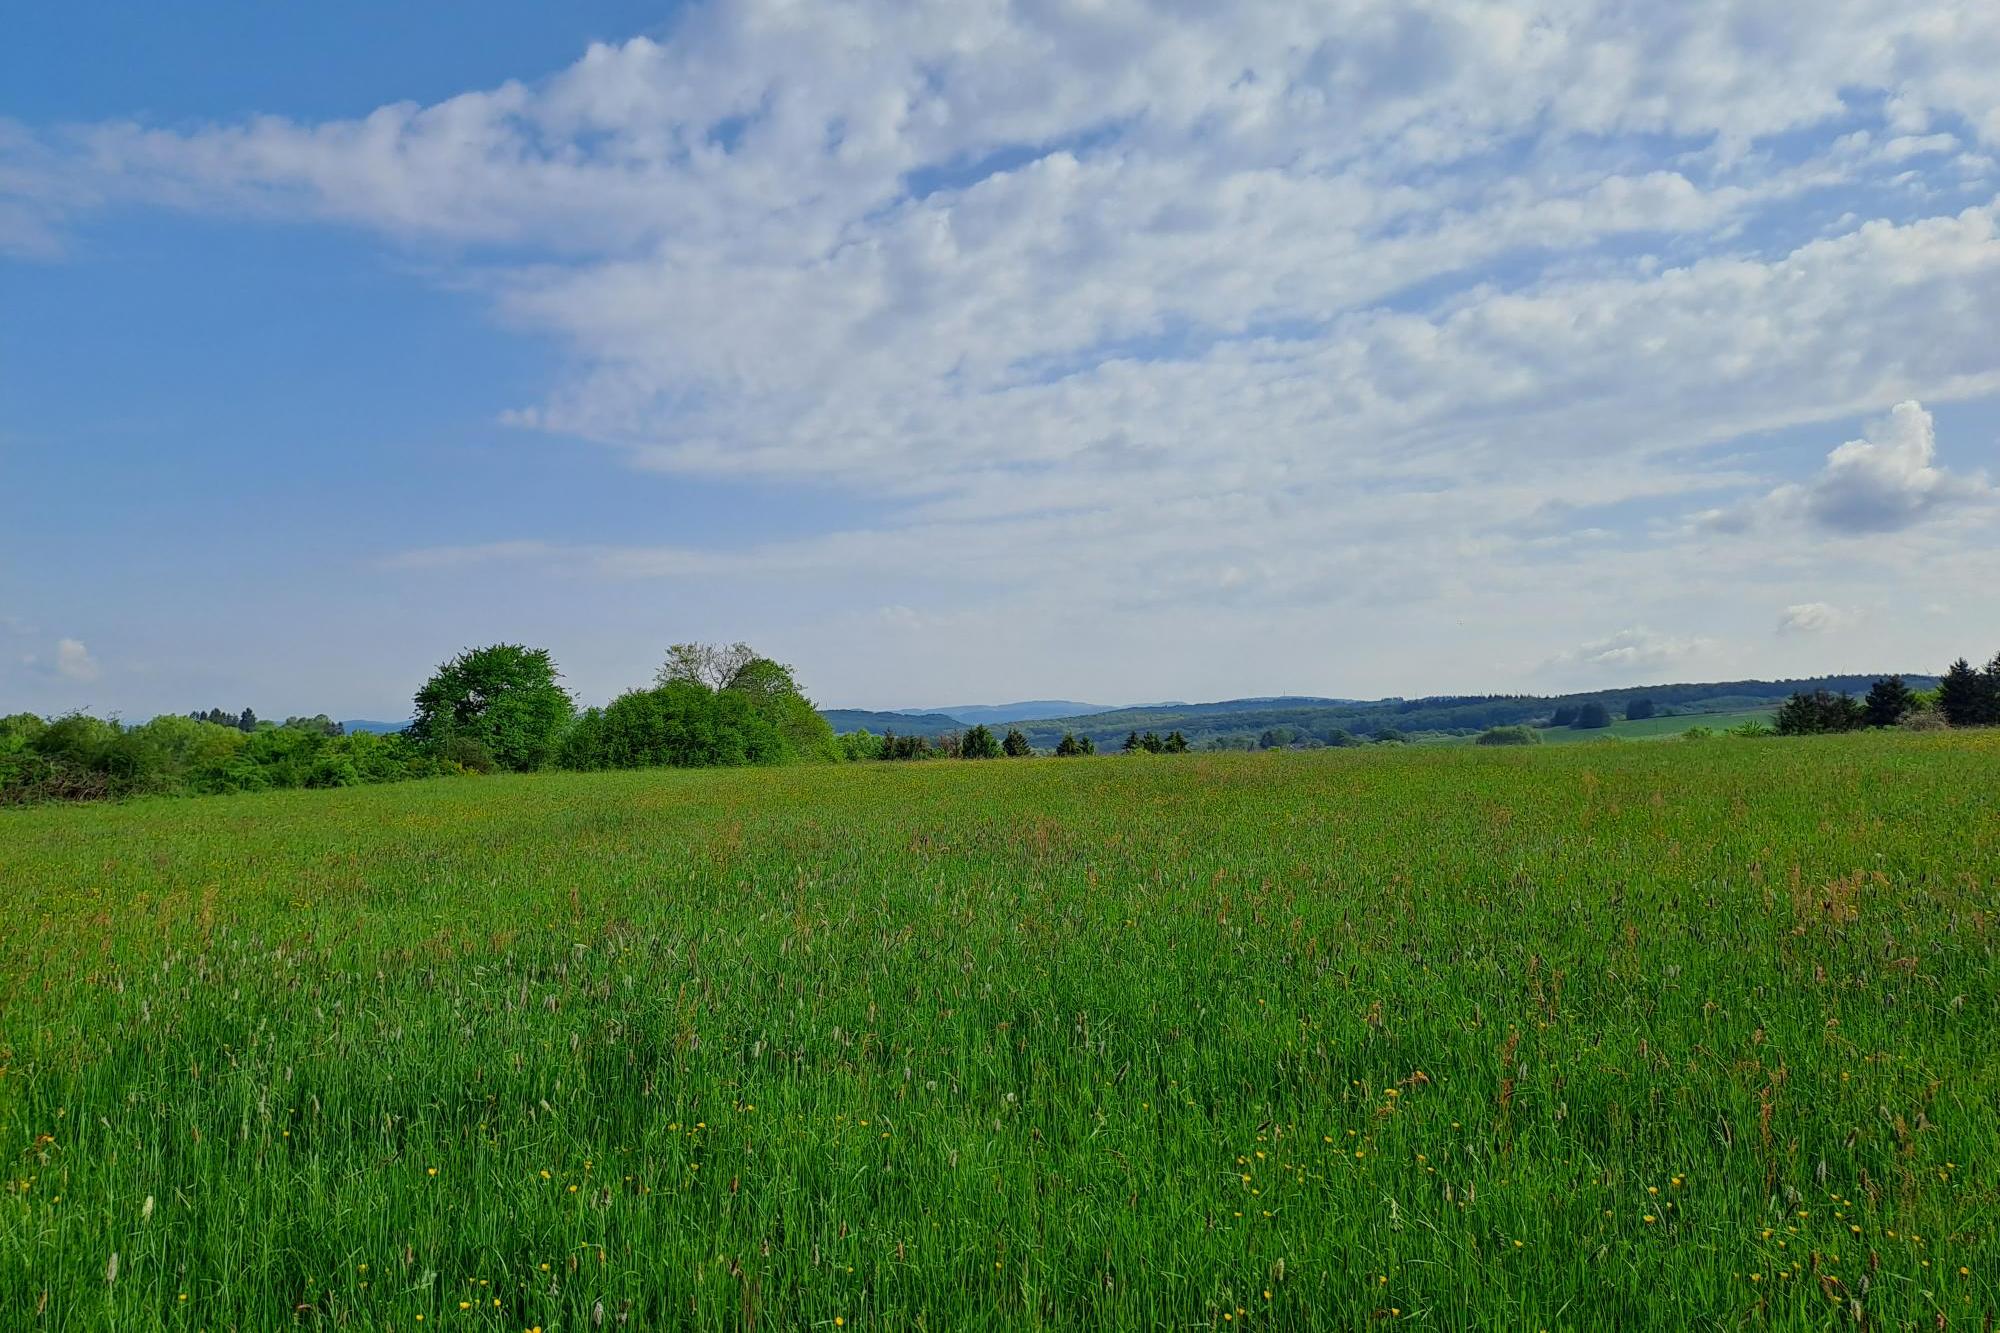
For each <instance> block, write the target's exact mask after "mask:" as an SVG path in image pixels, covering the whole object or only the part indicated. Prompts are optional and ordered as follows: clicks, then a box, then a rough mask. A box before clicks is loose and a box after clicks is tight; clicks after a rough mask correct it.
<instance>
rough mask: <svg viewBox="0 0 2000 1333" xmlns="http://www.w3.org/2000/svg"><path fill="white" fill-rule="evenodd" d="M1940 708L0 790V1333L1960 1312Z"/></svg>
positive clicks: (1965, 881) (1986, 969)
mask: <svg viewBox="0 0 2000 1333" xmlns="http://www.w3.org/2000/svg"><path fill="white" fill-rule="evenodd" d="M1996 808H2000V736H1996V735H1974V736H1909V735H1886V736H1883V735H1878V736H1853V737H1835V738H1823V739H1807V740H1796V741H1777V740H1764V741H1743V740H1736V739H1729V738H1723V739H1717V740H1712V741H1707V742H1700V743H1686V744H1680V743H1662V744H1659V745H1633V746H1622V747H1621V746H1605V747H1590V746H1570V747H1537V748H1534V749H1524V750H1476V749H1443V748H1438V749H1427V748H1416V747H1412V748H1407V749H1404V748H1397V749H1390V748H1389V747H1378V748H1371V749H1368V750H1359V751H1357V750H1327V751H1320V752H1315V753H1309V754H1293V753H1272V754H1241V755H1237V754H1226V755H1194V756H1186V757H1183V758H1175V759H1143V758H1133V759H1123V758H1101V759H1097V760H1089V761H1075V762H1068V761H1054V760H1024V761H1012V762H994V763H986V764H972V763H936V764H915V765H891V764H874V765H858V766H853V767H849V768H844V769H789V770H773V771H745V770H738V771H730V772H701V773H683V772H655V773H638V774H612V775H592V776H549V777H528V778H486V779H451V780H442V781H434V782H424V783H412V784H405V785H399V786H392V787H381V788H366V789H353V790H344V791H331V792H320V791H302V792H284V793H275V794H271V795H268V796H244V797H226V798H214V799H200V800H162V801H150V802H138V803H133V804H129V805H124V806H116V807H95V808H61V809H57V808H42V809H36V810H29V811H25V812H6V813H0V884H4V885H5V886H6V904H5V912H4V917H0V964H4V970H0V1066H4V1070H0V1148H4V1151H5V1153H6V1154H7V1162H6V1167H5V1171H6V1186H7V1188H6V1190H5V1192H4V1194H0V1328H5V1329H10V1330H11V1329H63V1330H79V1329H100V1328H104V1329H111V1328H115V1329H120V1330H149V1329H155V1328H167V1329H190V1330H193V1329H207V1330H218V1331H219V1330H226V1329H238V1330H244V1331H245V1333H249V1331H250V1330H266V1329H276V1328H281V1327H294V1326H296V1327H302V1328H342V1329H391V1328H393V1329H401V1330H410V1329H423V1330H433V1329H443V1330H496V1329H498V1330H521V1329H531V1328H537V1327H539V1328H542V1329H544V1330H553V1329H573V1328H596V1327H599V1326H602V1327H605V1328H644V1329H662V1328H707V1329H739V1328H750V1327H756V1328H766V1329H804V1328H812V1329H874V1328H883V1329H890V1328H894V1329H905V1328H909V1329H915V1328H922V1329H932V1330H946V1329H968V1328H1023V1327H1038V1326H1041V1327H1054V1326H1062V1327H1077V1328H1085V1327H1087V1328H1110V1327H1120V1328H1199V1329H1222V1328H1285V1329H1295V1328H1305V1327H1328V1328H1356V1329H1359V1328H1378V1327H1396V1326H1403V1325H1408V1326H1412V1327H1424V1328H1439V1329H1466V1328H1492V1329H1551V1330H1553V1329H1603V1328H1620V1329H1638V1328H1660V1329H1667V1328H1673V1329H1682V1328H1702V1329H1735V1328H1760V1329H1761V1328H1832V1327H1836V1326H1838V1327H1856V1326H1857V1319H1858V1320H1859V1321H1860V1325H1859V1326H1863V1327H1867V1328H1883V1329H1917V1328H1921V1329H1926V1330H1929V1329H1937V1328H1946V1327H1949V1328H1954V1329H1977V1328H1981V1327H1984V1326H1987V1325H1988V1324H1989V1322H1990V1321H1991V1320H1992V1319H1993V1318H1994V1312H1995V1309H1996V1307H2000V1269H1996V1251H2000V1236H1997V1235H1996V1230H2000V958H1996V952H1995V951H1996V947H2000V881H1997V880H1996V876H2000V818H1996Z"/></svg>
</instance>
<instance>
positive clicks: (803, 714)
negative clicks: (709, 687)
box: [722, 643, 844, 760]
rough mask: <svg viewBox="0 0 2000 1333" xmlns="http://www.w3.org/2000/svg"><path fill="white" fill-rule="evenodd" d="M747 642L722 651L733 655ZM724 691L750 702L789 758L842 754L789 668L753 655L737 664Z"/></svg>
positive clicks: (827, 726)
mask: <svg viewBox="0 0 2000 1333" xmlns="http://www.w3.org/2000/svg"><path fill="white" fill-rule="evenodd" d="M738 649H743V650H745V651H747V650H748V645H746V644H740V643H739V644H735V645H732V646H731V647H730V648H729V649H727V650H725V652H726V653H727V654H728V655H729V656H730V657H731V658H733V657H734V656H735V654H736V652H737V650H738ZM722 688H723V691H725V692H727V693H730V694H738V695H741V696H743V698H745V699H746V700H748V701H749V703H750V705H751V707H752V708H754V709H755V710H756V711H757V712H758V713H759V714H760V715H761V716H762V717H764V718H765V719H766V720H767V721H769V722H770V724H771V725H772V727H774V728H775V729H776V730H777V733H778V737H779V739H780V740H781V741H783V743H784V745H785V747H786V748H787V749H788V750H789V751H790V754H788V755H787V756H785V757H786V758H791V759H828V760H832V759H840V758H843V757H844V755H843V753H842V751H841V748H840V745H839V743H838V742H837V741H836V740H835V739H834V735H833V726H832V724H830V723H829V722H828V721H827V720H826V719H825V718H823V717H821V716H820V715H819V711H818V710H817V709H815V708H814V707H813V704H812V700H810V699H808V698H806V696H805V692H804V691H803V690H801V689H800V688H799V684H798V681H797V679H796V678H795V677H794V675H793V673H792V668H791V667H788V666H786V665H784V664H783V663H781V662H774V661H772V660H771V659H770V658H768V657H757V656H752V657H750V658H749V659H748V660H746V661H742V662H740V663H738V664H737V666H736V668H735V670H734V671H732V672H731V673H730V675H729V679H728V680H727V681H726V682H724V684H723V687H722Z"/></svg>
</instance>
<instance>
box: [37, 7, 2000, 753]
mask: <svg viewBox="0 0 2000 1333" xmlns="http://www.w3.org/2000/svg"><path fill="white" fill-rule="evenodd" d="M1885 8H1886V9H1887V10H1896V9H1899V8H1901V7H1882V6H1877V5H1868V4H1861V3H1845V2H1844V0H1843V2H1840V3H1830V4H1827V5H1825V6H1823V7H1821V8H1820V9H1819V10H1816V11H1815V14H1814V17H1813V20H1812V21H1811V22H1804V21H1801V20H1799V19H1798V18H1797V17H1796V16H1795V13H1794V7H1792V6H1786V5H1779V4H1776V3H1749V2H1747V0H1744V2H1740V3H1726V2H1725V0H1715V2H1714V3H1706V4H1697V5H1693V6H1688V7H1684V8H1682V7H1676V8H1674V9H1673V10H1672V11H1671V12H1665V13H1660V14H1653V13H1647V12H1642V11H1637V10H1634V9H1633V8H1632V7H1630V6H1624V5H1614V4H1609V3H1592V2H1590V0H1534V2H1532V3H1527V2H1522V3H1508V2H1505V0H1483V2H1479V3H1475V2H1474V0H1437V2H1436V3H1430V4H1417V5H1409V4H1391V3H1387V2H1386V0H1383V2H1381V3H1377V2H1376V0H1351V2H1348V3H1339V4H1320V3H1315V4H1310V5H1307V4H1299V5H1292V4H1270V5H1249V6H1244V7H1241V8H1240V9H1236V10H1233V11H1231V12H1230V14H1229V16H1228V17H1227V18H1224V17H1222V16H1221V14H1220V12H1219V11H1216V12H1211V11H1205V10H1187V9H1185V8H1175V7H1159V6H1149V5H1145V4H1138V3H1117V2H1113V3H1105V4H1100V5H1093V6H1070V5H1063V4H1046V5H1044V4H1035V5H1003V4H991V5H985V4H970V5H965V4H961V5H953V6H938V7H921V6H919V7H916V8H913V9H901V10H899V9H896V8H892V7H889V6H882V5H875V4H866V3H860V4H853V5H845V6H832V5H827V6H794V5H787V4H781V3H777V2H776V0H762V2H759V3H752V2H748V0H746V2H744V3H729V4H706V5H696V6H690V7H685V8H677V7H659V6H641V5H635V4H593V5H589V6H497V7H484V8H482V9H481V10H479V11H478V12H476V13H475V12H474V11H472V10H471V9H468V8H465V7H458V6H387V5H351V6H342V7H338V8H337V9H319V10H314V9H299V8H297V7H273V6H267V5H248V4H243V5H213V6H203V7H200V8H198V9H192V10H187V9H179V10H174V11H171V12H170V11H168V10H167V9H165V8H163V7H160V6H138V5H85V6H71V7H60V8H58V7H42V8H39V9H36V10H32V11H30V12H27V13H24V14H22V15H17V16H13V17H11V18H10V20H9V41H8V43H7V45H6V46H5V47H4V49H0V487H3V488H4V492H5V494H6V495H7V497H8V501H9V503H8V504H7V506H6V508H5V511H4V512H5V515H6V520H5V522H4V524H0V711H4V710H11V709H15V708H31V709H35V710H38V711H55V710H62V709H67V708H72V707H89V708H92V709H94V710H96V711H99V712H120V713H123V714H124V715H126V716H133V717H136V716H145V715H149V714H151V713H153V712H156V711H164V710H181V709H187V708H194V707H207V706H211V705H221V706H225V707H230V708H236V707H240V706H242V705H243V704H246V703H247V704H250V705H252V706H254V707H256V708H257V709H258V711H259V712H260V713H264V714H267V715H268V714H280V715H282V714H285V713H291V712H317V711H327V712H330V713H334V714H336V715H341V716H350V717H351V716H401V715H402V714H403V712H404V711H405V708H406V703H407V699H408V696H409V694H410V692H411V691H412V690H413V689H414V687H415V686H416V684H417V683H418V682H419V681H420V680H421V678H422V676H423V675H424V674H425V672H426V671H427V670H428V668H429V667H430V666H431V665H433V664H434V663H436V662H437V661H439V660H440V659H442V658H444V657H447V656H449V655H450V654H451V653H453V652H455V651H456V650H458V649H459V648H461V647H463V646H466V645H468V644H473V643H479V642H487V641H491V640H494V639H501V638H504V639H510V640H525V641H528V642H532V643H536V644H542V645H546V646H548V647H549V648H551V649H552V650H553V651H554V653H555V654H556V657H557V659H558V661H559V662H561V663H562V664H563V666H564V668H565V670H566V672H567V674H568V677H569V680H570V682H571V684H572V685H573V686H574V687H575V688H576V690H577V691H578V693H579V694H580V695H581V696H583V697H584V698H585V699H586V700H587V701H591V702H596V701H600V700H602V699H604V698H606V697H608V696H609V695H611V694H613V693H615V692H616V691H617V690H619V689H621V688H624V687H626V686H628V685H633V684H638V683H641V682H643V681H644V680H645V679H646V678H647V677H648V676H649V675H650V672H651V668H652V666H653V665H654V663H655V662H656V661H657V660H658V658H659V656H660V655H661V653H662V651H663V649H664V646H665V645H666V644H667V643H668V642H670V641H674V640H679V639H685V638H708V639H725V640H733V639H738V638H743V639H748V640H750V641H751V642H753V643H756V644H758V645H759V646H760V647H763V648H765V649H766V650H767V651H770V652H772V653H773V654H774V655H777V656H780V657H782V658H784V659H786V660H789V661H792V662H793V663H795V664H796V665H797V666H798V667H799V668H800V671H801V675H802V676H803V678H804V679H805V681H806V682H807V684H808V686H809V687H810V688H811V689H812V690H813V691H814V692H815V694H816V695H817V696H818V697H820V698H821V699H822V701H824V702H828V703H837V704H854V705H867V706H899V705H909V704H921V703H927V702H932V701H935V700H938V699H947V698H948V699H955V700H965V699H980V698H986V699H999V698H1014V697H1037V696H1065V697H1073V698H1101V699H1106V700H1122V699H1149V698H1163V697H1181V698H1213V697H1224V696H1229V695H1243V694H1259V693H1277V692H1297V693H1327V694H1339V695H1367V694H1379V693H1403V694H1417V693H1425V692H1432V691H1450V690H1479V691H1485V690H1501V689H1532V690H1556V689H1564V688H1575V687H1587V686H1592V685H1597V684H1612V683H1637V682H1643V681H1650V680H1663V679H1689V678H1724V677H1733V676H1742V675H1775V674H1793V673H1804V672H1812V671H1820V670H1878V669H1893V668H1902V669H1932V670H1934V669H1937V668H1938V667H1941V666H1942V665H1943V664H1944V662H1946V661H1948V660H1949V659H1950V658H1951V657H1952V656H1956V655H1958V654H1960V653H1964V654H1967V655H1973V656H1984V655H1988V654H1990V653H1992V652H1993V651H1994V650H1995V649H1996V648H2000V599H1997V598H1993V597H1991V596H1990V595H1988V594H1987V593H1986V592H1985V591H1984V590H1986V589H1990V588H1991V587H1992V586H1994V582H1995V576H1996V575H1997V574H2000V493H1996V489H1995V485H1994V480H1993V474H1994V473H1995V471H1996V470H2000V356H1996V355H1995V354H1994V353H1993V351H1992V348H1994V347H1995V346H2000V166H1996V155H2000V85H1996V84H1995V81H1994V80H1993V79H1992V78H1991V76H1990V70H1991V69H1993V68H1996V67H2000V15H1995V14H1994V13H1993V12H1991V9H1990V6H1987V5H1984V4H1976V3H1969V2H1968V3H1958V4H1953V3H1946V4H1939V5H1932V6H1927V7H1925V8H1924V9H1923V10H1922V11H1918V10H1915V9H1911V10H1910V11H1909V12H1907V13H1898V12H1884V11H1885ZM1944 571H1949V575H1948V576H1947V575H1946V574H1945V573H1944Z"/></svg>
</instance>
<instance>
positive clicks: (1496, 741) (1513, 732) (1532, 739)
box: [1473, 727, 1542, 745]
mask: <svg viewBox="0 0 2000 1333" xmlns="http://www.w3.org/2000/svg"><path fill="white" fill-rule="evenodd" d="M1541 743H1542V737H1541V733H1540V732H1537V731H1536V730H1535V729H1534V728H1533V727H1488V728H1487V729H1486V730H1485V731H1483V732H1481V733H1480V736H1479V739H1478V740H1476V741H1474V742H1473V744H1475V745H1540V744H1541Z"/></svg>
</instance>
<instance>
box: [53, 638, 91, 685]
mask: <svg viewBox="0 0 2000 1333" xmlns="http://www.w3.org/2000/svg"><path fill="white" fill-rule="evenodd" d="M56 672H57V674H59V675H61V676H63V677H65V678H67V679H69V680H96V679H97V678H98V676H99V675H101V674H102V671H101V669H100V668H99V667H98V665H97V659H96V658H94V657H92V656H91V655H90V649H88V648H86V647H84V646H83V643H82V641H81V640H78V639H63V640H60V641H59V642H58V643H57V644H56Z"/></svg>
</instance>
